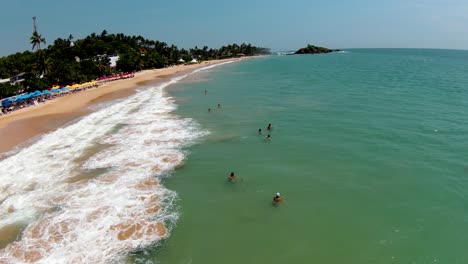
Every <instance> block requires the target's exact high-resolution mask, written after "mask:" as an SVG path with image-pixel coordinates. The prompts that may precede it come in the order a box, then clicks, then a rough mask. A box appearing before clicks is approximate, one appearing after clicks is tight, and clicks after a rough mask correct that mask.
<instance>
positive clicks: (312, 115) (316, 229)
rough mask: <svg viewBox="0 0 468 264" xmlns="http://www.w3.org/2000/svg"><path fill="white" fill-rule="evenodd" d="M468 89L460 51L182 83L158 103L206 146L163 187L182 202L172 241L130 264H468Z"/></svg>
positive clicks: (257, 62)
mask: <svg viewBox="0 0 468 264" xmlns="http://www.w3.org/2000/svg"><path fill="white" fill-rule="evenodd" d="M467 88H468V51H454V50H422V49H351V50H347V51H346V52H344V53H332V54H323V55H298V56H271V57H263V58H257V59H251V60H245V61H242V62H236V63H232V64H228V65H224V66H220V67H216V68H213V69H210V70H207V71H202V72H199V73H197V74H195V75H192V76H190V77H188V78H187V79H186V80H185V81H183V82H181V83H177V84H175V85H173V86H171V87H169V88H168V89H167V92H168V95H169V96H172V97H174V98H175V99H176V103H177V104H178V109H177V110H176V113H177V114H179V115H181V116H183V117H189V118H193V119H194V120H196V122H198V123H199V124H200V125H201V127H202V128H203V129H206V130H208V131H209V132H210V134H209V135H207V136H205V137H203V138H202V139H201V140H200V142H199V143H198V144H196V145H193V146H191V147H189V148H188V149H186V152H187V154H188V155H187V159H186V161H185V163H184V165H183V166H181V167H179V168H178V169H177V170H176V171H175V173H173V174H172V175H171V177H168V178H167V179H165V180H164V181H163V183H164V184H165V186H166V187H168V188H169V189H171V190H174V191H176V192H177V194H178V200H177V202H176V207H177V210H178V212H179V213H180V218H179V220H178V221H177V223H176V226H175V227H174V229H173V230H172V233H171V235H170V237H169V238H168V239H166V240H164V241H163V242H162V243H161V245H160V246H159V247H156V248H155V249H154V250H149V251H147V252H145V254H141V253H137V254H136V255H138V257H136V258H135V259H134V260H138V261H147V260H153V261H155V262H156V263H161V264H166V263H167V264H169V263H170V264H175V263H177V264H178V263H180V264H186V263H203V264H211V263H213V264H214V263H226V264H228V263H269V264H272V263H347V264H352V263H356V264H362V263H373V264H377V263H451V264H455V263H468V250H467V249H468V248H467V245H468V236H467V234H468V162H467V160H466V159H467V153H468V123H467V121H468V119H467V117H466V116H465V115H466V113H467V110H468V92H467ZM204 90H206V91H207V94H206V95H205V93H204ZM218 103H219V104H221V108H220V109H218V108H217V107H216V105H217V104H218ZM208 108H211V109H212V112H208ZM269 123H271V124H272V125H273V130H272V131H271V132H270V133H269V134H271V141H269V142H266V141H265V140H264V136H265V135H266V133H265V132H267V131H266V126H267V125H268V124H269ZM259 128H262V130H264V134H263V135H261V136H260V135H258V133H257V131H258V129H259ZM231 171H233V172H235V173H236V175H238V176H239V177H240V178H241V180H240V181H239V182H237V183H234V184H232V183H229V182H227V180H226V179H227V176H228V174H229V173H230V172H231ZM276 192H280V193H281V195H282V196H283V197H284V201H283V202H281V204H279V206H273V205H272V203H271V201H272V197H273V196H274V194H275V193H276Z"/></svg>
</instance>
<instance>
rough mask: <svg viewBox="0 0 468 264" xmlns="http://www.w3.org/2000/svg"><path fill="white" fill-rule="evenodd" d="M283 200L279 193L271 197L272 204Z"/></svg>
mask: <svg viewBox="0 0 468 264" xmlns="http://www.w3.org/2000/svg"><path fill="white" fill-rule="evenodd" d="M282 200H283V198H282V197H281V195H280V193H276V195H275V196H274V197H273V202H274V203H279V202H281V201H282Z"/></svg>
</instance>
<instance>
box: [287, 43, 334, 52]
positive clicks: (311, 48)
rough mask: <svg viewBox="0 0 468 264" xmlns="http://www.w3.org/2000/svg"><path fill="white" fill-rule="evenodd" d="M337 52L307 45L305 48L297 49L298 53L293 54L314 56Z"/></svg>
mask: <svg viewBox="0 0 468 264" xmlns="http://www.w3.org/2000/svg"><path fill="white" fill-rule="evenodd" d="M334 51H339V50H333V49H329V48H325V47H319V46H314V45H311V44H308V45H307V47H305V48H302V49H299V50H298V51H296V52H294V54H316V53H330V52H334Z"/></svg>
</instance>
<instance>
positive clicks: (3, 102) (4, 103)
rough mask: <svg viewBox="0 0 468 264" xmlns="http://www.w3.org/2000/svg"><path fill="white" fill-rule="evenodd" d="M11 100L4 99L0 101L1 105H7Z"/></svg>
mask: <svg viewBox="0 0 468 264" xmlns="http://www.w3.org/2000/svg"><path fill="white" fill-rule="evenodd" d="M11 103H12V101H11V100H10V99H5V100H3V101H2V106H9V105H11Z"/></svg>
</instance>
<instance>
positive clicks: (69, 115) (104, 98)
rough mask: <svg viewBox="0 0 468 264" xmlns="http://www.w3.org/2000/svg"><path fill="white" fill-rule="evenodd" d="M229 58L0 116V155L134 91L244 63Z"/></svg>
mask: <svg viewBox="0 0 468 264" xmlns="http://www.w3.org/2000/svg"><path fill="white" fill-rule="evenodd" d="M248 58H251V57H245V58H232V59H223V60H213V61H206V62H203V63H201V64H193V65H179V66H175V67H169V68H162V69H154V70H144V71H141V72H138V73H136V74H135V77H133V78H131V79H124V80H118V81H114V82H110V83H106V84H104V85H101V86H99V87H97V88H92V89H89V90H86V91H82V92H80V93H76V94H70V95H67V96H63V97H60V98H57V99H54V100H51V101H47V102H45V103H43V104H40V105H38V106H32V107H28V108H25V109H20V110H17V111H15V112H12V113H10V114H8V115H5V116H0V134H1V135H2V140H1V141H0V154H5V153H8V152H10V151H13V150H14V149H15V148H17V147H21V146H23V145H26V144H30V143H32V142H34V141H35V140H34V139H36V138H38V137H39V136H41V135H43V134H46V133H48V132H51V131H53V130H56V129H58V128H60V127H62V126H64V125H66V124H67V123H70V122H72V121H73V120H76V119H77V118H80V117H82V116H85V115H88V114H90V113H93V112H95V111H97V109H96V110H93V109H91V108H90V106H94V105H98V104H100V103H105V102H111V101H115V100H118V99H122V98H126V97H128V96H131V95H133V94H135V93H136V88H138V87H140V86H144V85H146V84H149V83H151V84H155V85H157V84H161V83H163V82H165V81H167V80H169V79H170V78H172V77H174V76H177V75H180V74H184V73H189V72H193V71H195V70H197V69H201V68H204V67H207V66H210V65H215V64H220V63H224V62H230V61H240V60H244V59H248Z"/></svg>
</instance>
